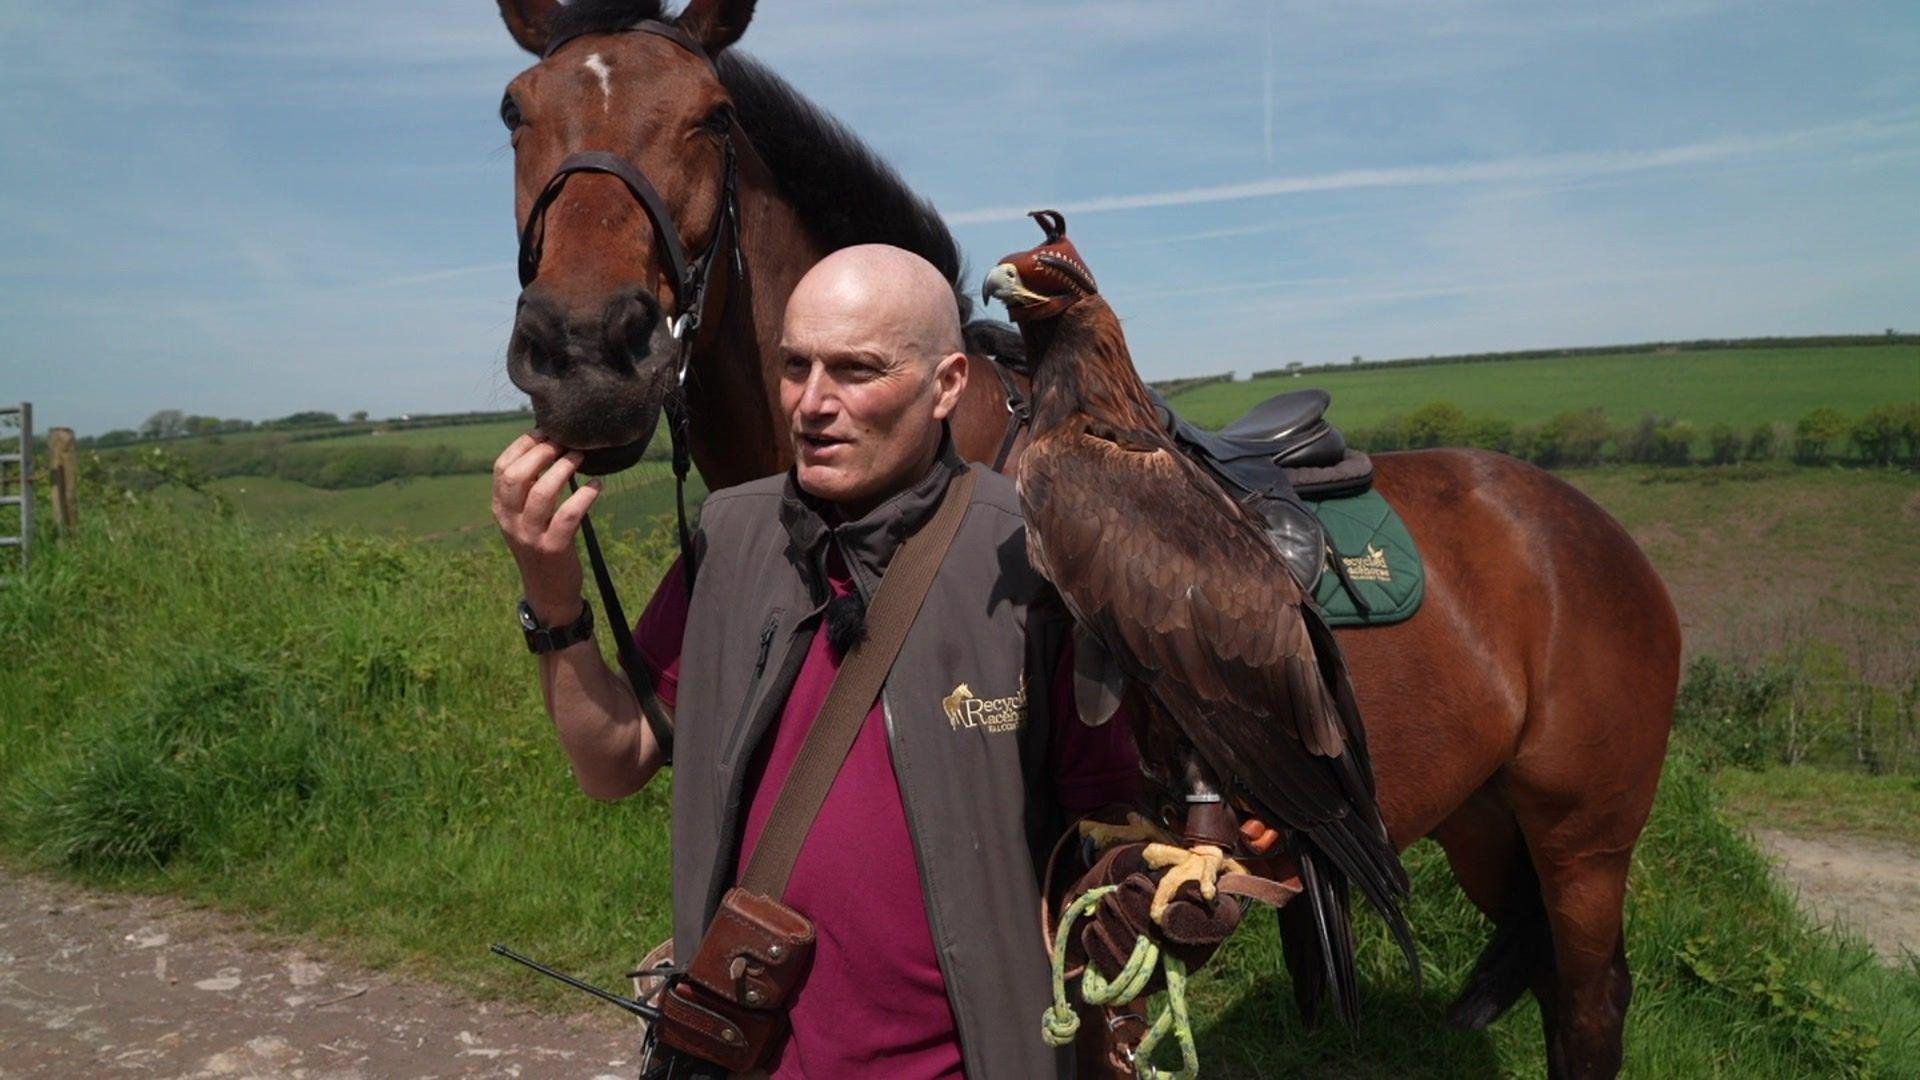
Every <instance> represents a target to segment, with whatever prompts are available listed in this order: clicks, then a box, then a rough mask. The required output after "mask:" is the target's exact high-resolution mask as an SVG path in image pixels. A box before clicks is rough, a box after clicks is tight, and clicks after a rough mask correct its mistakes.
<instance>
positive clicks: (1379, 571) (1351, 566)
mask: <svg viewBox="0 0 1920 1080" xmlns="http://www.w3.org/2000/svg"><path fill="white" fill-rule="evenodd" d="M1340 561H1341V562H1343V563H1345V564H1346V565H1347V576H1348V577H1350V578H1352V579H1353V580H1355V581H1392V580H1393V571H1391V570H1389V569H1387V553H1386V552H1384V551H1382V550H1380V549H1379V548H1377V547H1374V546H1373V545H1372V544H1368V545H1367V553H1366V554H1365V555H1352V556H1347V555H1343V556H1341V557H1340Z"/></svg>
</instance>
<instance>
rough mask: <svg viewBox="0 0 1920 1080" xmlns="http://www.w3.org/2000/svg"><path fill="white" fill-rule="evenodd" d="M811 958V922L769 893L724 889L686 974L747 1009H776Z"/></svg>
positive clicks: (717, 994) (716, 993) (784, 1000)
mask: <svg viewBox="0 0 1920 1080" xmlns="http://www.w3.org/2000/svg"><path fill="white" fill-rule="evenodd" d="M812 959H813V923H812V922H811V921H809V920H808V919H807V917H806V916H805V915H802V914H800V913H799V912H797V911H795V910H793V909H792V908H790V907H788V906H787V905H785V904H783V903H781V902H780V901H778V900H775V899H773V898H772V897H769V896H762V895H760V894H759V893H755V892H749V891H748V890H746V889H741V888H734V889H729V890H728V891H727V894H726V895H725V896H723V897H721V898H720V910H718V911H716V912H715V913H714V916H713V922H712V923H710V924H708V926H707V936H706V937H704V938H702V939H701V941H700V952H699V953H698V954H697V955H695V956H694V958H693V963H692V964H689V965H688V966H687V978H689V979H691V980H693V981H694V982H696V983H699V984H700V985H701V986H703V987H705V988H706V989H708V990H710V991H712V992H713V993H714V994H715V995H716V996H718V997H720V998H722V999H724V1000H727V1001H731V1002H734V1003H735V1004H738V1005H743V1006H745V1007H747V1008H750V1009H777V1008H779V1007H780V1006H781V1005H783V1004H785V1003H786V1000H787V995H788V994H789V993H791V992H792V990H793V987H794V984H796V983H798V982H799V981H800V976H801V974H802V973H803V972H805V971H806V967H807V963H808V962H809V961H810V960H812Z"/></svg>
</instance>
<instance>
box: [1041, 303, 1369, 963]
mask: <svg viewBox="0 0 1920 1080" xmlns="http://www.w3.org/2000/svg"><path fill="white" fill-rule="evenodd" d="M1023 330H1027V331H1028V332H1029V334H1030V337H1029V347H1030V350H1032V351H1031V352H1030V355H1032V356H1034V357H1035V359H1036V360H1037V367H1036V372H1035V376H1034V381H1033V387H1034V407H1035V411H1034V434H1033V437H1032V442H1031V443H1030V444H1029V446H1028V447H1027V449H1026V452H1025V456H1024V457H1023V458H1022V460H1021V465H1020V476H1019V487H1020V499H1021V504H1022V507H1023V509H1024V511H1025V513H1026V519H1027V532H1028V537H1029V545H1030V548H1031V555H1032V559H1033V563H1034V566H1035V567H1036V568H1037V569H1039V570H1040V572H1041V573H1042V574H1044V575H1046V577H1047V578H1048V579H1049V580H1050V581H1052V582H1053V584H1054V586H1055V587H1056V588H1057V589H1058V590H1059V592H1060V594H1061V596H1062V597H1063V598H1064V600H1065V601H1066V604H1067V606H1068V608H1069V609H1070V610H1071V611H1072V613H1073V615H1074V616H1075V618H1076V619H1077V620H1079V622H1080V624H1081V625H1082V626H1083V627H1084V628H1086V629H1087V630H1088V631H1089V632H1091V633H1093V634H1095V635H1096V636H1097V637H1098V638H1099V639H1100V641H1101V642H1102V643H1103V644H1104V645H1105V647H1106V648H1107V650H1108V652H1109V653H1110V654H1111V655H1112V657H1113V659H1114V661H1115V662H1116V663H1117V664H1119V665H1120V667H1121V669H1122V670H1123V671H1124V672H1125V673H1126V675H1127V676H1128V678H1130V679H1132V680H1133V681H1134V682H1135V683H1136V684H1137V685H1139V686H1141V687H1143V688H1144V693H1143V694H1141V695H1140V698H1141V699H1142V704H1143V705H1144V706H1145V715H1144V716H1142V717H1139V718H1137V719H1136V724H1137V725H1138V727H1137V730H1139V731H1140V732H1141V738H1140V743H1141V747H1140V749H1141V752H1142V754H1143V756H1146V757H1148V758H1149V759H1150V760H1149V767H1150V768H1151V769H1152V770H1153V771H1154V772H1155V773H1157V774H1159V775H1162V776H1169V777H1177V776H1178V775H1179V774H1180V770H1179V769H1178V768H1177V767H1176V763H1175V761H1174V760H1173V759H1172V758H1165V759H1157V758H1155V757H1154V756H1155V755H1161V754H1169V753H1174V752H1177V748H1178V747H1179V746H1180V745H1181V743H1182V742H1186V743H1190V744H1191V745H1192V746H1193V747H1194V748H1195V749H1196V750H1198V751H1199V753H1200V754H1201V756H1202V758H1203V759H1204V760H1205V762H1206V764H1207V766H1208V768H1209V769H1210V770H1211V771H1212V772H1213V773H1214V774H1215V775H1216V776H1217V777H1218V778H1219V779H1220V780H1221V781H1222V782H1224V783H1225V784H1227V785H1228V790H1230V791H1233V792H1235V793H1236V798H1238V799H1244V801H1245V802H1246V803H1247V804H1249V806H1250V807H1251V809H1252V810H1253V811H1254V812H1255V813H1256V814H1258V815H1259V816H1260V817H1262V818H1263V819H1266V820H1268V821H1270V822H1272V823H1276V824H1284V825H1286V826H1288V827H1291V828H1293V829H1295V830H1298V831H1300V832H1302V833H1303V834H1305V835H1306V836H1307V837H1308V838H1309V840H1310V841H1311V842H1312V843H1314V844H1316V845H1317V846H1318V847H1319V848H1320V849H1321V850H1323V851H1324V852H1325V854H1326V855H1327V857H1329V858H1331V859H1332V860H1333V861H1334V863H1335V864H1336V865H1337V866H1338V867H1339V869H1340V870H1341V871H1342V872H1344V873H1345V875H1346V876H1347V877H1349V878H1351V879H1352V880H1353V881H1354V882H1355V883H1356V884H1358V885H1359V886H1360V887H1361V889H1362V891H1363V892H1364V893H1365V894H1366V895H1367V897H1368V898H1369V900H1371V901H1372V902H1374V903H1375V904H1376V905H1377V906H1379V907H1381V909H1382V911H1383V912H1384V913H1386V914H1388V917H1389V919H1390V920H1391V921H1393V922H1394V923H1395V924H1396V928H1397V929H1402V930H1403V929H1404V922H1403V921H1402V920H1401V919H1400V918H1399V914H1398V910H1397V903H1396V900H1397V898H1398V897H1399V896H1402V895H1404V892H1405V889H1406V876H1405V871H1404V870H1403V869H1402V868H1401V866H1400V863H1399V859H1398V856H1397V853H1396V852H1395V851H1394V849H1393V847H1392V845H1391V844H1390V843H1389V842H1388V840H1387V837H1386V830H1385V828H1384V826H1383V825H1382V824H1381V821H1380V813H1379V809H1378V807H1377V806H1376V805H1375V803H1374V798H1373V780H1372V775H1371V771H1370V768H1369V765H1368V763H1367V760H1366V754H1365V735H1364V732H1363V730H1362V729H1361V727H1360V720H1359V715H1358V712H1357V710H1356V709H1355V707H1354V704H1353V700H1352V695H1351V691H1350V688H1347V689H1346V692H1345V693H1344V694H1343V693H1342V692H1341V687H1339V686H1334V685H1331V684H1330V683H1329V681H1328V680H1327V672H1326V671H1325V670H1323V669H1324V668H1325V667H1326V666H1327V665H1323V663H1322V660H1321V658H1320V656H1319V655H1318V651H1317V650H1316V648H1315V644H1314V636H1315V635H1314V632H1313V628H1312V626H1310V625H1309V621H1308V620H1317V619H1318V616H1317V614H1315V613H1313V612H1311V611H1308V610H1306V609H1305V608H1304V606H1303V605H1305V604H1306V603H1307V598H1306V597H1305V596H1304V595H1303V594H1302V593H1301V591H1300V588H1299V586H1298V585H1297V584H1296V583H1295V582H1294V580H1293V578H1292V576H1291V575H1290V574H1289V573H1288V572H1287V569H1286V567H1285V565H1284V563H1283V562H1282V561H1281V559H1280V556H1279V553H1278V552H1277V551H1276V550H1275V549H1274V547H1273V545H1272V543H1271V542H1270V541H1269V540H1268V539H1267V535H1266V529H1265V524H1264V522H1263V521H1262V520H1260V519H1259V518H1258V517H1256V516H1255V515H1254V513H1253V512H1252V511H1249V510H1247V509H1246V508H1244V507H1242V506H1240V505H1239V504H1238V503H1236V502H1235V501H1234V500H1233V499H1231V498H1230V497H1228V496H1227V495H1226V493H1225V492H1223V491H1222V490H1221V489H1220V488H1219V487H1218V485H1216V484H1215V483H1214V482H1213V480H1212V478H1211V477H1209V476H1208V475H1207V474H1206V473H1205V472H1204V471H1203V470H1202V469H1201V468H1200V467H1199V466H1198V465H1196V464H1194V463H1193V462H1192V461H1191V460H1189V459H1188V458H1187V457H1186V456H1185V455H1184V454H1182V453H1181V452H1180V451H1179V450H1178V449H1176V448H1175V447H1174V446H1173V444H1172V443H1171V442H1170V441H1169V440H1168V439H1167V438H1166V436H1165V435H1164V434H1163V433H1162V432H1161V431H1160V429H1159V427H1158V424H1157V420H1156V417H1155V415H1154V412H1153V410H1152V407H1151V405H1150V403H1149V401H1148V398H1147V395H1146V390H1145V387H1144V385H1143V384H1142V383H1141V382H1140V379H1139V376H1138V375H1137V374H1136V373H1135V372H1134V369H1133V364H1132V360H1131V357H1130V356H1129V355H1128V353H1127V349H1126V341H1125V338H1124V336H1123V335H1122V333H1121V330H1120V326H1119V321H1118V320H1117V319H1116V318H1115V317H1114V315H1113V312H1112V310H1111V309H1110V308H1109V307H1108V306H1107V304H1106V302H1105V300H1104V299H1102V298H1101V297H1099V296H1097V295H1095V296H1092V297H1088V298H1086V299H1084V300H1081V301H1079V302H1077V303H1075V304H1074V305H1073V306H1071V307H1070V308H1068V309H1067V310H1066V311H1065V312H1064V313H1063V314H1062V315H1060V316H1059V317H1057V318H1054V319H1050V320H1046V321H1045V322H1043V323H1038V324H1028V326H1027V327H1023ZM1326 640H1327V642H1328V644H1329V646H1330V644H1331V638H1327V639H1326ZM1332 667H1333V669H1334V674H1335V675H1336V676H1337V678H1338V680H1339V681H1341V682H1344V679H1345V674H1344V671H1343V670H1340V669H1339V668H1338V665H1337V663H1336V664H1334V665H1332Z"/></svg>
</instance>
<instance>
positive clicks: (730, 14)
mask: <svg viewBox="0 0 1920 1080" xmlns="http://www.w3.org/2000/svg"><path fill="white" fill-rule="evenodd" d="M501 2H502V3H505V2H506V0H501ZM752 21H753V0H693V2H692V3H690V4H688V5H687V10H685V11H683V12H681V13H680V18H679V20H678V22H679V23H680V29H682V30H685V31H686V32H687V33H688V34H689V35H690V36H691V37H692V38H693V40H695V41H697V42H699V43H700V47H701V48H703V49H705V50H707V55H708V56H718V55H720V50H721V49H724V48H726V47H727V46H729V45H731V44H733V43H734V42H736V41H739V40H740V35H742V34H744V33H746V32H747V24H748V23H750V22H752Z"/></svg>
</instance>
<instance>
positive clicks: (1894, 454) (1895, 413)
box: [1852, 405, 1912, 465]
mask: <svg viewBox="0 0 1920 1080" xmlns="http://www.w3.org/2000/svg"><path fill="white" fill-rule="evenodd" d="M1911 408H1912V407H1911V406H1900V405H1876V406H1875V407H1873V408H1871V409H1869V410H1867V414H1866V415H1865V416H1862V417H1861V418H1860V419H1859V421H1858V422H1857V423H1855V424H1854V425H1853V431H1852V435H1853V443H1854V445H1855V446H1858V447H1859V448H1860V456H1861V457H1862V458H1864V459H1865V460H1867V461H1870V462H1872V463H1873V464H1875V465H1891V464H1893V463H1894V461H1895V459H1897V458H1899V457H1900V456H1901V453H1900V452H1901V450H1903V449H1905V443H1906V442H1907V439H1906V438H1905V428H1906V426H1907V423H1906V422H1907V417H1906V416H1904V415H1902V413H1903V410H1907V409H1911Z"/></svg>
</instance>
